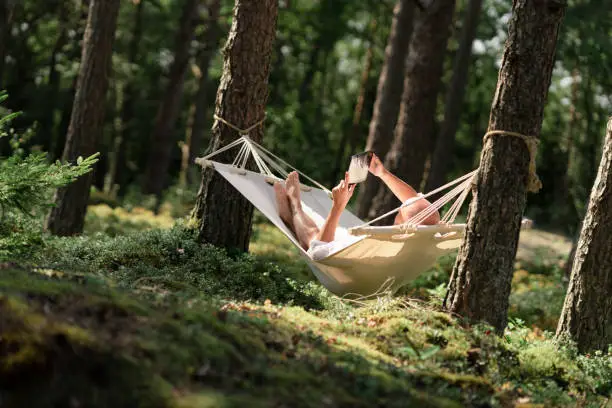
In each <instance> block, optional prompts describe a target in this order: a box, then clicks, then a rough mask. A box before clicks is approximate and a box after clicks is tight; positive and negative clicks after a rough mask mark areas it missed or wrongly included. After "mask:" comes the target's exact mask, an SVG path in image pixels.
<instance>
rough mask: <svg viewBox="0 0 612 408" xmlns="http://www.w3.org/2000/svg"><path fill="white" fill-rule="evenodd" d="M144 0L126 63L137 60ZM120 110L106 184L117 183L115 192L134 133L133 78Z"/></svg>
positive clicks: (121, 183) (122, 185)
mask: <svg viewBox="0 0 612 408" xmlns="http://www.w3.org/2000/svg"><path fill="white" fill-rule="evenodd" d="M145 2H146V0H140V1H139V2H138V4H137V5H136V10H134V22H133V24H134V31H133V32H132V38H130V44H129V48H128V63H129V64H130V65H132V66H133V65H134V64H136V63H137V61H138V51H139V47H140V42H141V40H142V30H143V20H144V5H145ZM120 94H121V98H120V102H121V101H122V102H121V112H120V113H119V117H120V121H121V125H120V128H121V129H120V131H119V132H118V134H117V139H116V141H115V144H114V146H115V158H114V160H113V163H112V166H111V170H110V179H109V181H108V185H109V187H110V189H111V190H113V191H114V190H115V189H116V188H117V187H115V186H117V185H118V190H117V192H118V193H119V192H120V191H124V190H125V187H126V186H125V184H126V183H125V181H126V174H125V172H126V170H127V166H126V160H127V152H126V150H127V143H128V141H130V140H131V139H132V137H133V134H134V123H133V121H134V107H135V104H136V100H137V94H138V92H137V89H136V86H135V84H134V81H133V79H128V80H127V81H126V84H125V85H124V87H123V91H122V92H120Z"/></svg>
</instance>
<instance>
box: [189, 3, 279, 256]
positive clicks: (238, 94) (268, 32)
mask: <svg viewBox="0 0 612 408" xmlns="http://www.w3.org/2000/svg"><path fill="white" fill-rule="evenodd" d="M277 12H278V2H277V1H276V0H236V3H235V7H234V19H233V22H232V28H231V30H230V33H229V37H228V40H227V44H226V45H225V57H224V64H223V75H222V77H221V82H220V84H219V89H218V90H217V103H216V107H215V113H216V114H217V115H218V116H219V117H221V118H223V119H225V120H226V121H228V122H229V123H232V124H233V125H235V126H238V127H240V128H247V127H249V126H252V125H253V124H255V123H257V122H258V121H260V120H262V118H263V117H264V115H265V107H266V101H267V98H268V77H269V74H270V61H271V57H272V50H273V44H274V38H275V35H276V21H277ZM239 136H240V135H239V134H238V133H237V132H236V131H234V130H232V129H231V128H229V127H228V126H226V125H224V124H222V123H221V122H219V121H215V124H214V125H213V128H212V140H211V143H210V147H209V149H210V150H217V149H218V148H220V147H222V146H224V145H227V144H228V143H231V142H232V141H233V140H235V139H236V138H238V137H239ZM250 137H251V138H252V139H253V140H255V141H256V142H260V141H261V139H262V138H263V126H258V127H257V128H256V129H254V130H253V131H252V132H251V134H250ZM229 157H231V152H230V154H228V155H224V156H223V157H220V159H223V158H225V159H228V158H229ZM230 160H231V159H230ZM252 216H253V207H252V206H251V204H250V203H249V202H248V201H247V200H246V199H245V198H244V197H242V195H241V194H240V193H239V192H237V191H236V190H235V189H234V188H233V187H232V186H231V185H230V184H229V183H227V182H226V181H225V179H223V178H222V177H221V176H219V175H218V174H216V173H215V172H214V170H213V169H210V168H208V169H204V170H203V171H202V182H201V185H200V190H199V191H198V197H197V201H196V205H195V208H194V209H193V213H192V221H193V222H194V223H195V224H196V225H197V227H198V229H199V240H200V241H202V242H208V243H211V244H214V245H218V246H222V247H225V248H235V249H239V250H242V251H246V250H248V246H249V238H250V235H251V219H252Z"/></svg>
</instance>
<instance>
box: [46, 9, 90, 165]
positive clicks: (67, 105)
mask: <svg viewBox="0 0 612 408" xmlns="http://www.w3.org/2000/svg"><path fill="white" fill-rule="evenodd" d="M79 8H80V11H81V12H80V14H79V17H78V21H77V23H76V27H75V30H76V35H75V38H81V39H82V38H83V36H84V34H85V28H86V26H87V14H88V12H89V0H81V3H80V5H79ZM82 41H83V40H81V41H73V43H72V47H71V49H70V52H69V53H68V60H69V61H76V60H77V59H79V58H81V54H82V51H83V47H82V44H80V43H81V42H82ZM78 79H79V77H78V75H76V76H75V77H74V78H73V79H72V81H71V85H70V89H69V90H68V91H67V92H64V94H65V96H64V97H63V98H62V99H63V103H62V115H61V117H60V122H59V124H58V126H57V128H56V129H55V134H54V137H53V144H52V148H51V149H50V151H51V153H52V160H59V159H61V158H62V154H63V152H64V146H65V145H66V135H67V134H68V127H69V126H70V119H71V117H72V108H73V106H74V98H75V95H76V90H77V82H78Z"/></svg>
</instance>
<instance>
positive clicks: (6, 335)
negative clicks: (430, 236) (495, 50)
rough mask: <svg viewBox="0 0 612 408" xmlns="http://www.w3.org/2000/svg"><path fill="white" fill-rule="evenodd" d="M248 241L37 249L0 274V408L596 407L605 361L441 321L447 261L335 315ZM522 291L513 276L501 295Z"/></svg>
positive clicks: (289, 267)
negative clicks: (239, 245)
mask: <svg viewBox="0 0 612 408" xmlns="http://www.w3.org/2000/svg"><path fill="white" fill-rule="evenodd" d="M257 228H258V229H259V231H260V232H259V235H257V234H256V237H257V239H256V240H255V242H254V243H253V252H254V253H255V254H256V255H236V254H230V255H228V254H227V253H225V252H224V251H222V250H219V249H217V248H214V247H211V246H204V247H200V246H199V245H198V244H196V243H195V241H194V239H193V238H194V236H193V233H192V232H189V231H186V230H184V229H182V228H181V227H180V226H179V227H175V228H173V229H169V230H151V231H145V232H139V233H137V234H131V235H130V234H128V235H122V236H116V237H110V236H108V235H104V234H99V233H98V234H93V235H90V236H84V237H78V238H53V239H50V238H47V239H46V241H45V245H44V247H43V249H42V250H41V251H40V252H39V253H38V254H37V255H36V256H35V257H30V258H28V259H27V260H24V259H18V260H14V261H13V263H6V264H3V265H2V270H0V293H1V294H0V308H1V309H2V311H1V313H0V336H1V337H0V356H2V363H1V365H0V384H1V385H0V397H1V398H2V402H3V406H9V407H12V406H19V407H21V406H38V407H46V406H49V407H51V406H87V407H90V406H91V407H97V406H99V407H102V406H110V405H116V406H130V407H132V406H142V407H157V406H159V407H173V406H178V407H217V406H230V407H231V406H245V405H246V406H254V407H257V406H261V407H274V406H277V407H281V406H292V407H293V406H296V407H297V406H303V407H321V406H330V407H332V406H334V407H335V406H364V407H365V406H373V405H374V406H398V407H405V406H436V407H439V406H449V407H452V406H475V407H488V406H501V407H506V406H507V407H510V406H515V405H517V404H533V405H532V406H542V407H544V406H546V407H548V406H574V405H576V404H579V405H581V406H593V407H595V406H597V407H600V406H605V404H606V403H607V401H608V400H607V399H606V398H608V397H609V395H610V393H611V392H612V388H611V384H612V354H609V353H608V354H604V353H599V354H597V355H595V354H594V355H591V356H580V355H578V354H577V352H576V351H575V349H574V348H573V347H572V346H571V345H569V344H559V343H556V342H555V341H554V340H553V338H552V335H551V333H550V332H546V331H543V330H541V329H539V328H533V327H530V326H531V324H532V323H530V322H526V321H524V320H521V319H520V318H516V317H515V318H513V319H512V320H511V324H510V325H509V328H508V330H507V331H506V333H505V336H503V337H498V336H496V335H494V334H493V332H492V331H491V329H490V328H488V327H486V326H482V325H469V324H467V323H465V322H461V321H459V320H458V319H456V318H454V317H451V316H449V315H447V314H446V313H443V312H441V311H440V310H439V305H440V302H441V298H440V296H441V295H443V292H442V291H441V290H440V287H441V284H440V283H441V282H442V281H443V280H444V279H447V278H445V275H446V274H447V273H448V271H449V268H450V267H452V259H445V260H442V261H441V263H440V264H439V265H438V266H437V267H436V268H434V270H432V271H430V272H429V273H427V274H425V275H424V276H423V277H421V278H420V280H418V281H416V282H415V283H414V284H413V286H412V287H409V288H407V289H406V292H405V293H411V294H412V295H411V297H408V296H407V295H406V294H404V295H400V296H396V297H389V296H382V297H380V298H378V299H372V300H369V301H363V302H347V301H343V300H340V299H338V298H337V297H334V296H332V295H330V294H329V293H328V292H327V291H325V290H324V289H323V288H321V287H320V286H319V285H318V284H317V283H316V282H313V281H312V280H311V278H310V276H309V275H307V274H306V272H305V269H304V268H305V267H304V265H303V264H302V263H301V262H300V261H298V260H296V258H295V257H294V254H292V253H291V249H290V247H289V246H288V245H286V244H282V241H280V240H278V239H279V237H278V236H275V235H274V234H272V233H271V232H270V231H268V230H266V228H267V227H265V226H258V227H257ZM540 272H541V273H539V274H535V275H538V277H537V279H542V277H543V276H548V275H546V273H544V272H542V271H540ZM550 276H551V277H552V276H554V274H551V275H550ZM530 279H536V278H534V277H532V278H530ZM526 282H527V281H525V278H524V277H521V276H520V274H519V279H518V282H517V283H516V284H515V287H519V286H516V285H520V284H523V285H525V284H527V283H526ZM413 295H414V296H413ZM513 296H515V295H513ZM415 297H417V298H420V299H421V300H416V299H414V298H415ZM33 390H36V392H32V391H33Z"/></svg>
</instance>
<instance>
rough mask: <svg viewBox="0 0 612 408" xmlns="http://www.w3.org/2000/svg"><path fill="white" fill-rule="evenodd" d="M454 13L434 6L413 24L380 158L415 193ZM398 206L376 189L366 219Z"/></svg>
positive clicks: (449, 4) (446, 4) (442, 4)
mask: <svg viewBox="0 0 612 408" xmlns="http://www.w3.org/2000/svg"><path fill="white" fill-rule="evenodd" d="M454 11H455V1H454V0H447V1H439V2H436V3H434V5H433V6H431V7H429V8H428V9H427V10H426V11H424V12H423V13H422V14H421V17H420V18H419V21H418V23H417V25H416V28H415V31H414V35H413V36H412V41H411V44H410V54H409V56H408V61H407V65H406V78H405V81H404V92H403V94H402V103H401V107H400V113H399V117H398V123H397V127H396V129H395V137H394V140H393V145H392V146H391V150H389V153H388V154H387V157H386V158H385V167H386V168H388V169H389V170H390V171H391V172H392V173H394V174H396V175H397V176H398V177H400V178H402V179H403V180H404V181H405V182H406V183H408V184H410V185H411V186H413V187H414V188H415V189H417V190H418V189H419V188H420V187H421V181H422V179H423V172H424V170H425V160H426V159H427V155H428V154H429V152H430V146H431V144H432V143H431V138H432V136H433V135H434V123H435V115H436V106H437V102H438V93H439V90H440V84H441V82H442V74H443V68H444V57H445V56H446V48H447V43H448V38H449V36H450V33H451V23H452V19H453V13H454ZM399 204H400V203H399V202H398V200H397V198H396V197H395V195H393V193H392V192H391V190H389V189H387V188H381V189H379V190H378V194H377V195H376V197H375V198H374V201H373V203H372V208H371V210H370V214H369V215H370V217H372V216H376V215H380V214H382V213H385V212H387V211H390V210H392V209H394V208H395V207H397V206H398V205H399Z"/></svg>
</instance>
